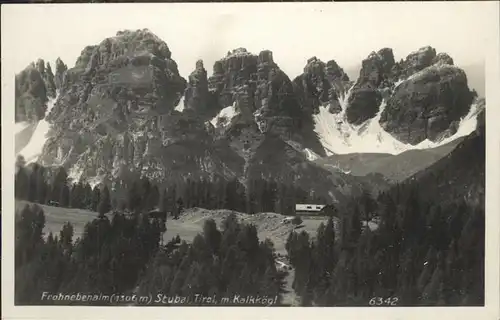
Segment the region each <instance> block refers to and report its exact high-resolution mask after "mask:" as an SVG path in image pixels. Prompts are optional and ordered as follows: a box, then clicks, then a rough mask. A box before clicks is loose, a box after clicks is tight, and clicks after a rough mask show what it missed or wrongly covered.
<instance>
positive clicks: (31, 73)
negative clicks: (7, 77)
mask: <svg viewBox="0 0 500 320" xmlns="http://www.w3.org/2000/svg"><path fill="white" fill-rule="evenodd" d="M38 67H40V64H38ZM40 69H41V71H42V72H44V71H45V70H44V68H43V67H42V68H37V66H35V64H34V63H33V64H32V65H30V66H28V67H27V68H26V69H24V70H23V71H22V72H20V73H19V74H18V75H16V83H15V101H16V102H15V121H16V122H19V121H28V122H36V121H38V120H40V119H43V117H44V116H45V111H46V110H47V101H48V97H47V88H46V86H45V83H44V74H42V73H41V72H40Z"/></svg>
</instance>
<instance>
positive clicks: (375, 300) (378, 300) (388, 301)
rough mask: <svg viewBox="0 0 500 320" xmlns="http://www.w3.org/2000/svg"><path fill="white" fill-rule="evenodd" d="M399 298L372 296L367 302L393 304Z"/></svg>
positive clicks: (370, 303) (381, 304) (375, 304)
mask: <svg viewBox="0 0 500 320" xmlns="http://www.w3.org/2000/svg"><path fill="white" fill-rule="evenodd" d="M398 300H399V298H397V297H389V298H386V299H384V298H382V297H373V298H371V299H370V301H369V302H368V304H369V305H370V306H395V305H397V303H398Z"/></svg>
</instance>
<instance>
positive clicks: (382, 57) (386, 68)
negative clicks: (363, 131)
mask: <svg viewBox="0 0 500 320" xmlns="http://www.w3.org/2000/svg"><path fill="white" fill-rule="evenodd" d="M383 100H384V101H385V102H386V103H385V104H384V107H385V108H384V109H383V110H380V106H381V102H382V101H383ZM472 100H473V94H472V92H470V90H469V88H468V86H467V77H466V75H465V73H464V72H463V70H461V69H459V68H457V67H455V66H453V59H452V58H451V57H450V56H448V55H447V54H446V53H439V54H436V50H435V49H434V48H432V47H424V48H421V49H419V50H417V51H415V52H413V53H410V54H409V55H408V56H407V57H406V59H405V60H402V61H400V62H398V63H397V62H395V61H394V55H393V53H392V50H391V49H388V48H384V49H381V50H379V51H378V52H373V53H371V54H370V55H369V56H368V58H366V59H365V60H363V64H362V68H361V71H360V75H359V78H358V80H357V81H356V84H355V85H354V86H353V88H352V93H351V95H350V96H349V100H348V105H347V109H346V118H347V121H348V122H349V123H352V124H354V125H360V124H362V123H364V122H365V121H366V120H368V119H371V118H373V117H374V116H375V115H376V114H377V113H378V112H381V117H380V120H379V121H380V124H381V125H382V127H383V128H384V129H385V130H386V131H387V132H389V133H391V134H392V135H393V136H394V137H396V138H397V139H398V140H399V141H402V142H404V143H410V144H418V143H420V142H422V141H424V140H426V139H429V140H430V141H437V140H439V139H442V138H443V137H446V136H449V135H453V134H454V133H455V132H456V129H457V125H458V121H459V120H460V119H461V118H462V117H463V116H464V115H466V114H467V112H468V110H469V107H470V105H471V103H472Z"/></svg>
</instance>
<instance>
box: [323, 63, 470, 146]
mask: <svg viewBox="0 0 500 320" xmlns="http://www.w3.org/2000/svg"><path fill="white" fill-rule="evenodd" d="M447 67H449V66H447ZM349 95H350V90H349V91H348V93H347V94H346V95H345V96H344V97H343V98H342V99H341V100H340V105H341V107H342V111H341V112H339V113H337V114H332V113H330V112H329V111H328V108H329V106H328V105H327V106H321V107H320V108H319V113H318V114H316V115H314V121H315V131H316V133H317V134H318V137H319V138H320V141H321V143H322V145H323V147H324V148H325V151H326V153H327V155H332V154H348V153H389V154H394V155H395V154H399V153H402V152H404V151H407V150H410V149H428V148H435V147H438V146H441V145H444V144H446V143H449V142H451V141H453V140H455V139H457V138H460V137H463V136H466V135H468V134H470V133H471V132H472V131H474V130H475V128H476V123H477V119H476V115H477V114H478V112H479V111H480V110H479V109H478V108H479V106H478V103H477V102H475V103H474V104H473V105H472V106H471V108H470V111H469V113H468V114H467V115H466V116H465V117H463V118H462V120H461V121H460V125H459V129H458V131H457V132H456V133H455V134H454V135H452V136H450V137H447V138H445V139H443V140H441V141H438V142H432V141H429V140H425V141H422V142H421V143H419V144H418V145H411V144H405V143H403V142H400V141H399V140H397V139H396V138H394V137H393V136H392V135H390V134H389V133H388V132H386V131H385V130H384V129H383V128H382V127H381V126H380V124H379V120H380V116H381V114H382V112H383V111H384V108H385V105H386V102H385V100H384V101H382V103H381V105H380V107H379V111H378V113H377V115H376V116H375V117H374V118H372V119H369V120H367V121H366V122H364V123H363V124H361V125H358V126H356V125H352V124H349V123H348V122H347V119H346V116H345V111H346V109H347V101H348V98H349Z"/></svg>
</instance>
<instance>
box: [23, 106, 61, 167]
mask: <svg viewBox="0 0 500 320" xmlns="http://www.w3.org/2000/svg"><path fill="white" fill-rule="evenodd" d="M57 98H58V97H55V98H54V99H50V100H49V101H48V103H47V111H46V113H45V114H46V115H48V114H49V113H50V111H51V110H52V108H53V107H54V103H55V102H56V101H57ZM49 131H50V124H49V123H48V122H47V121H46V120H45V118H43V119H42V120H40V121H38V123H37V124H36V128H35V131H34V132H33V135H32V136H31V139H30V141H29V142H28V144H27V145H26V146H25V147H24V148H23V149H22V150H21V151H19V153H18V155H22V156H23V157H24V159H25V160H26V163H31V162H35V161H37V160H38V157H39V156H40V154H41V153H42V150H43V146H44V145H45V141H47V138H48V133H49Z"/></svg>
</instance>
